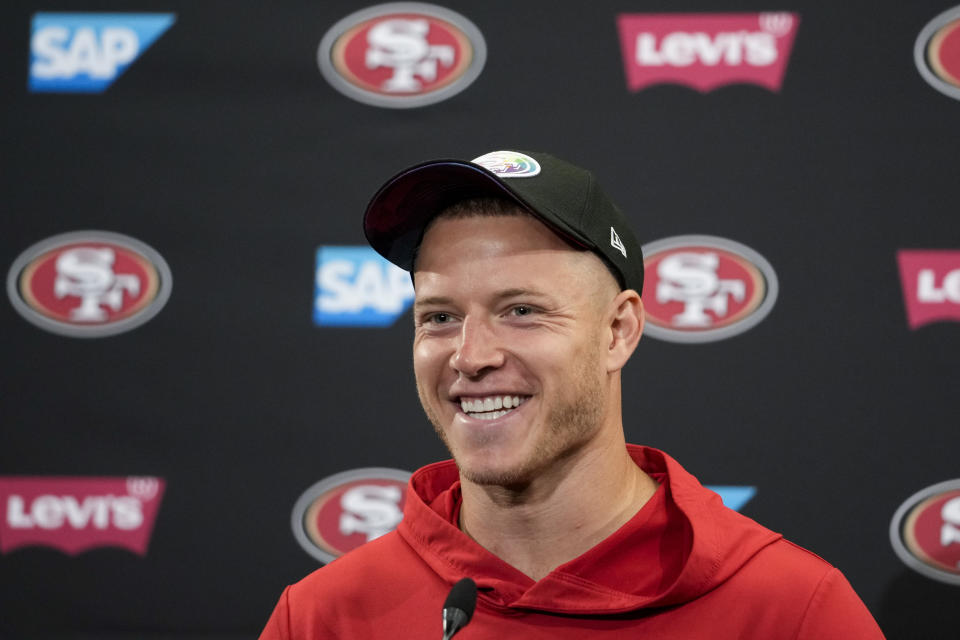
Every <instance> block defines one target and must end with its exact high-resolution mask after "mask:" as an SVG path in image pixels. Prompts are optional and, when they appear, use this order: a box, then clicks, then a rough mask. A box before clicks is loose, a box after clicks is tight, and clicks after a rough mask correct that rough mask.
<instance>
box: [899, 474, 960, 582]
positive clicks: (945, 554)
mask: <svg viewBox="0 0 960 640" xmlns="http://www.w3.org/2000/svg"><path fill="white" fill-rule="evenodd" d="M890 542H891V544H893V549H894V551H896V553H897V555H898V556H900V559H901V560H903V562H904V563H905V564H906V565H907V566H908V567H910V568H911V569H914V570H915V571H918V572H920V573H922V574H923V575H925V576H927V577H928V578H933V579H934V580H940V581H941V582H946V583H948V584H955V585H960V480H950V481H949V482H941V483H940V484H935V485H933V486H932V487H927V488H926V489H924V490H922V491H919V492H917V493H915V494H913V495H912V496H910V497H909V498H907V500H906V501H905V502H904V503H903V504H902V505H900V508H899V509H897V511H896V513H895V514H894V515H893V520H891V521H890Z"/></svg>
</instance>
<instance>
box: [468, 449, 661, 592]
mask: <svg viewBox="0 0 960 640" xmlns="http://www.w3.org/2000/svg"><path fill="white" fill-rule="evenodd" d="M555 467H556V468H553V469H550V470H549V471H547V472H546V473H544V474H542V475H539V476H538V477H537V478H535V479H534V480H533V481H532V482H530V483H528V484H525V485H523V486H521V487H499V486H481V485H477V484H473V483H471V482H469V481H468V480H466V479H462V483H461V487H462V491H463V504H462V506H461V510H460V528H461V529H462V530H463V531H464V533H466V534H467V535H469V536H470V537H471V538H473V539H474V540H475V541H476V542H477V543H478V544H480V545H481V546H483V547H484V548H485V549H487V550H488V551H490V552H491V553H493V554H494V555H496V556H498V557H499V558H501V559H502V560H503V561H505V562H507V563H508V564H510V565H511V566H513V567H514V568H516V569H518V570H519V571H521V572H522V573H524V574H526V575H527V576H529V577H531V578H533V579H534V580H539V579H540V578H542V577H544V576H546V575H547V574H548V573H550V572H551V571H553V570H554V569H555V568H557V567H558V566H560V565H561V564H564V563H566V562H569V561H570V560H573V559H574V558H576V557H578V556H580V555H582V554H583V553H585V552H586V551H588V550H589V549H591V548H592V547H594V546H595V545H597V544H598V543H599V542H601V541H602V540H603V539H604V538H606V537H608V536H609V535H610V534H612V533H613V532H614V531H616V530H617V529H619V528H620V527H621V526H623V525H624V524H625V523H626V522H627V521H628V520H629V519H630V518H632V517H633V516H634V514H636V512H637V511H638V510H639V509H640V508H641V507H642V506H643V505H644V504H645V503H646V501H647V500H648V499H649V498H650V496H652V495H653V493H654V491H656V487H657V484H656V482H655V481H654V480H653V479H652V478H650V476H648V475H647V474H646V473H644V472H643V470H641V469H640V468H639V467H638V466H637V465H636V463H635V462H634V461H633V459H632V458H630V455H629V454H628V453H627V450H626V446H625V444H624V442H623V440H622V438H620V439H617V438H614V439H612V440H611V441H609V442H599V443H591V444H589V445H587V446H586V447H584V449H583V450H582V451H578V452H577V453H575V454H574V455H572V456H570V458H568V459H565V460H563V461H560V462H559V463H558V464H557V465H555Z"/></svg>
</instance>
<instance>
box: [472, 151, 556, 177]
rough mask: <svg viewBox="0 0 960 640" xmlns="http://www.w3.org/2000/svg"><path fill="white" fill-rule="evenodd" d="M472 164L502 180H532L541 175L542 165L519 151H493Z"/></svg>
mask: <svg viewBox="0 0 960 640" xmlns="http://www.w3.org/2000/svg"><path fill="white" fill-rule="evenodd" d="M471 162H473V164H478V165H480V166H481V167H483V168H484V169H487V170H488V171H490V172H491V173H495V174H496V175H497V176H498V177H500V178H532V177H533V176H535V175H539V173H540V163H539V162H537V161H536V160H534V159H533V158H531V157H530V156H528V155H526V154H525V153H520V152H518V151H491V152H490V153H485V154H483V155H482V156H480V157H479V158H474V159H473V160H471Z"/></svg>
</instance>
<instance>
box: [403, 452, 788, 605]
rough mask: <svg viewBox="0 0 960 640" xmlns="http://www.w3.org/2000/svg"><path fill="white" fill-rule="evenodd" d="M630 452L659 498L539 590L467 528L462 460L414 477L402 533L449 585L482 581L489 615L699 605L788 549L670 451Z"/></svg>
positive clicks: (538, 585) (555, 572)
mask: <svg viewBox="0 0 960 640" xmlns="http://www.w3.org/2000/svg"><path fill="white" fill-rule="evenodd" d="M627 450H628V452H629V454H630V456H631V457H632V458H633V460H634V461H635V462H636V463H637V465H638V466H640V468H641V469H643V470H644V471H645V472H646V473H648V474H649V475H651V476H652V477H653V478H654V480H656V481H657V483H658V485H659V486H658V488H657V490H656V492H655V493H654V495H653V496H652V497H651V498H650V499H649V500H648V501H647V502H646V504H644V505H643V506H642V507H641V508H640V509H639V510H638V511H637V513H636V514H635V515H634V516H633V517H632V518H631V519H630V520H629V521H627V523H626V524H624V525H623V526H622V527H620V529H618V530H617V531H615V532H614V533H613V534H611V535H610V536H608V537H607V538H606V539H604V540H602V541H601V542H600V543H598V544H597V545H595V546H594V547H592V548H591V549H589V550H588V551H586V552H585V553H584V554H582V555H580V556H578V557H576V558H573V559H572V560H570V561H569V562H567V563H565V564H563V565H560V566H559V567H557V568H556V569H554V570H553V571H552V572H551V573H549V574H548V575H546V576H544V577H543V578H542V579H540V580H539V581H534V580H533V579H531V578H530V577H529V576H527V575H525V574H523V573H522V572H520V571H519V570H517V569H515V568H514V567H512V566H510V565H509V564H507V563H506V562H504V561H503V560H501V559H500V558H498V557H496V556H495V555H493V554H492V553H490V552H489V551H487V550H486V549H484V548H483V547H481V546H480V545H479V544H477V543H476V542H475V541H474V540H473V539H471V538H470V537H469V536H467V535H466V534H464V533H463V532H462V531H460V529H459V528H458V527H457V525H456V514H457V513H458V511H459V507H460V502H461V500H462V496H461V493H460V479H459V473H458V471H457V467H456V465H455V463H454V462H453V461H452V460H447V461H443V462H438V463H434V464H431V465H428V466H426V467H423V468H422V469H420V470H418V471H416V472H415V473H414V474H413V475H412V476H411V478H410V483H409V486H408V490H407V498H406V504H405V508H404V519H403V521H402V522H401V523H400V526H399V527H398V532H399V534H400V536H401V537H402V538H403V539H404V540H406V542H407V543H408V544H409V545H410V546H411V547H412V548H413V549H414V551H416V552H417V553H418V554H419V555H420V557H421V558H422V559H423V560H424V562H426V563H427V564H428V565H429V566H430V567H431V568H432V569H433V570H434V571H435V572H436V573H437V574H439V575H440V576H441V577H442V578H443V579H445V580H446V581H447V582H449V583H451V584H452V583H454V582H456V581H457V580H459V579H460V578H462V577H464V576H469V577H471V578H473V579H474V581H476V583H477V587H478V590H479V599H480V602H481V603H483V604H484V605H486V606H489V607H494V608H497V609H503V610H508V611H509V610H541V611H551V612H555V613H564V614H580V615H588V614H613V613H623V612H627V611H634V610H636V609H642V608H646V607H655V606H667V605H670V604H676V603H679V602H684V601H687V600H690V599H692V598H694V597H696V596H698V595H700V594H702V593H704V592H705V591H707V590H709V589H711V588H713V587H714V586H716V584H718V583H719V582H720V581H722V580H725V579H726V577H728V576H729V575H731V574H732V573H733V572H735V568H739V566H740V565H742V564H743V563H744V562H746V561H747V560H748V559H749V558H750V557H752V555H753V554H755V553H756V552H757V551H758V550H759V549H760V548H762V547H763V546H766V545H767V544H771V543H772V542H774V541H775V540H777V539H779V537H780V536H779V535H778V534H775V533H773V532H771V531H768V530H766V529H764V528H762V527H760V526H759V525H757V524H756V523H754V522H753V521H752V520H749V519H747V518H745V517H743V516H741V515H740V514H737V513H736V512H734V511H731V510H729V509H727V508H726V507H724V506H723V505H722V503H721V501H720V498H719V496H717V495H716V494H715V493H713V492H712V491H709V490H707V489H705V488H703V487H702V486H701V485H700V483H699V482H698V481H697V480H696V478H694V477H693V476H692V475H690V474H689V473H687V472H686V471H685V470H684V469H683V468H682V467H681V466H680V465H679V464H678V463H677V462H676V461H675V460H673V459H672V458H670V456H668V455H667V454H665V453H663V452H662V451H659V450H657V449H653V448H650V447H640V446H636V445H627ZM748 523H749V526H748Z"/></svg>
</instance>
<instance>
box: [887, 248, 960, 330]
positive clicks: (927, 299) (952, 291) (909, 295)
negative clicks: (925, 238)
mask: <svg viewBox="0 0 960 640" xmlns="http://www.w3.org/2000/svg"><path fill="white" fill-rule="evenodd" d="M897 261H898V262H899V263H900V281H901V283H902V284H903V297H904V303H905V304H906V307H907V323H908V324H909V326H910V328H911V329H917V328H919V327H921V326H923V325H925V324H929V323H931V322H940V321H948V320H952V321H955V322H960V251H943V250H925V251H913V250H903V251H898V252H897Z"/></svg>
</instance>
